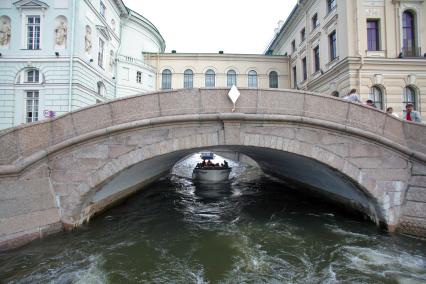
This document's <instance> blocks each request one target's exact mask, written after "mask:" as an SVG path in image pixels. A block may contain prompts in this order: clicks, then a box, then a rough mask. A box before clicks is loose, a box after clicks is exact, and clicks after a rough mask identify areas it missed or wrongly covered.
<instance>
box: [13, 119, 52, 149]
mask: <svg viewBox="0 0 426 284" xmlns="http://www.w3.org/2000/svg"><path fill="white" fill-rule="evenodd" d="M50 134H51V133H50V124H49V123H37V124H32V125H31V124H30V125H26V126H25V127H23V128H21V129H19V130H18V139H19V148H20V151H21V153H22V155H23V156H28V155H30V154H32V153H35V152H37V151H40V150H45V149H46V148H47V147H48V146H49V141H50Z"/></svg>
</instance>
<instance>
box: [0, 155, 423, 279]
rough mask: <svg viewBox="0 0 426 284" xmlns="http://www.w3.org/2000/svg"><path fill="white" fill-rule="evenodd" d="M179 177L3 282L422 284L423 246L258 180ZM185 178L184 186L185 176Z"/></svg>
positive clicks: (37, 248)
mask: <svg viewBox="0 0 426 284" xmlns="http://www.w3.org/2000/svg"><path fill="white" fill-rule="evenodd" d="M192 165H193V161H190V162H183V163H182V164H180V165H179V166H178V167H177V168H176V169H175V172H174V173H175V175H171V176H170V177H166V178H164V179H162V180H160V181H159V182H157V183H155V184H154V185H152V186H151V187H150V188H149V189H147V190H144V191H143V192H140V193H138V194H137V195H134V196H132V197H131V198H130V199H128V200H127V201H126V202H125V203H124V204H122V205H120V206H118V207H116V208H114V209H111V210H110V211H108V212H105V213H104V214H102V215H100V216H98V217H97V218H95V219H94V220H93V221H92V222H91V223H90V224H88V225H85V226H84V227H82V228H80V229H78V230H74V231H72V232H65V233H61V234H59V235H55V236H51V237H48V238H45V239H43V240H39V241H36V242H33V243H32V244H30V245H28V246H26V247H24V248H21V249H18V250H15V251H12V252H8V253H1V254H0V282H1V283H426V242H425V241H422V240H418V239H414V238H409V237H405V236H401V235H388V234H386V233H383V232H380V231H379V230H378V229H377V228H376V227H375V225H373V224H371V223H369V222H367V221H364V220H362V219H360V218H357V217H355V216H351V215H349V214H347V213H345V212H342V211H341V210H340V209H337V208H335V207H334V206H332V205H331V204H328V203H326V202H324V201H321V200H318V199H315V198H313V197H310V196H308V195H306V194H305V193H303V192H300V190H298V189H295V188H292V187H291V186H289V185H287V184H285V183H283V182H281V181H278V180H275V179H273V178H271V177H268V176H266V175H263V174H262V173H260V172H259V171H258V170H256V169H250V168H249V169H246V168H244V167H241V166H237V167H235V168H234V172H233V176H234V178H233V181H232V184H230V185H229V186H221V187H216V188H211V187H210V188H200V187H196V186H194V185H193V184H192V182H191V180H190V179H188V178H186V177H188V176H189V175H190V171H191V168H192ZM185 176H186V177H185Z"/></svg>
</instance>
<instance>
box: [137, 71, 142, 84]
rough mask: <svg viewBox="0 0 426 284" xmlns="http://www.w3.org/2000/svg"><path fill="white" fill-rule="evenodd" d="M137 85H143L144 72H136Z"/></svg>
mask: <svg viewBox="0 0 426 284" xmlns="http://www.w3.org/2000/svg"><path fill="white" fill-rule="evenodd" d="M136 83H139V84H141V83H142V72H140V71H137V72H136Z"/></svg>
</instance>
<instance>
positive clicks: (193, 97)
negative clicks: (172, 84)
mask: <svg viewBox="0 0 426 284" xmlns="http://www.w3.org/2000/svg"><path fill="white" fill-rule="evenodd" d="M158 96H159V103H160V112H161V116H168V115H181V114H196V113H199V112H200V106H201V96H200V90H199V89H183V90H179V91H168V92H160V93H159V94H158Z"/></svg>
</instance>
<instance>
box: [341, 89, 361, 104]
mask: <svg viewBox="0 0 426 284" xmlns="http://www.w3.org/2000/svg"><path fill="white" fill-rule="evenodd" d="M343 99H344V100H345V101H348V102H353V103H361V99H360V98H359V95H358V93H357V92H356V89H352V90H351V91H350V92H349V94H347V95H346V96H344V97H343Z"/></svg>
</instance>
